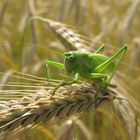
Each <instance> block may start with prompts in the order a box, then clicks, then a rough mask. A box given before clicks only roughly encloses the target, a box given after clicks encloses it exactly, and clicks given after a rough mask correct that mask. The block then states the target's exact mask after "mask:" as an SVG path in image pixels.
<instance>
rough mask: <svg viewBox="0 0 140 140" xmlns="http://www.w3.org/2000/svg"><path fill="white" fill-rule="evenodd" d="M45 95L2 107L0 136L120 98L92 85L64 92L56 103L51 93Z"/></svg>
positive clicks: (80, 86)
mask: <svg viewBox="0 0 140 140" xmlns="http://www.w3.org/2000/svg"><path fill="white" fill-rule="evenodd" d="M45 92H46V93H45V94H44V96H42V97H40V98H38V97H37V96H35V97H34V98H33V97H32V98H31V97H24V99H22V102H21V100H19V101H15V102H12V101H11V102H10V101H9V102H7V104H6V103H5V104H1V105H0V107H1V112H0V132H7V131H8V132H9V131H12V130H15V129H17V128H21V127H22V128H23V127H26V126H29V125H36V124H39V123H41V122H44V121H45V122H46V121H50V120H54V119H60V118H64V117H69V116H71V115H74V114H77V113H81V112H85V111H88V110H90V109H93V108H96V107H98V106H99V105H100V104H101V103H102V102H103V101H104V100H106V99H111V98H112V97H115V96H116V95H115V94H109V93H110V91H109V90H108V89H107V90H106V91H100V90H98V88H97V86H95V85H92V84H85V85H73V86H71V89H67V88H60V89H59V90H58V91H57V94H56V95H55V96H54V97H53V98H52V99H51V98H50V93H49V92H50V91H49V90H46V91H45ZM112 95H113V96H112Z"/></svg>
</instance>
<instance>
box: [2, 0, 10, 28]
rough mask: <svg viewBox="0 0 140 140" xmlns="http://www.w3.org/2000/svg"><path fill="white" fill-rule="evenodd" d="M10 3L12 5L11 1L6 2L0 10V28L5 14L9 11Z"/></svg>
mask: <svg viewBox="0 0 140 140" xmlns="http://www.w3.org/2000/svg"><path fill="white" fill-rule="evenodd" d="M9 3H10V0H6V1H4V4H3V7H2V9H1V10H0V26H1V25H2V22H3V18H4V14H5V12H6V9H7V7H8V5H9Z"/></svg>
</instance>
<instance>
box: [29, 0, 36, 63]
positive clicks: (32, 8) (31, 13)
mask: <svg viewBox="0 0 140 140" xmlns="http://www.w3.org/2000/svg"><path fill="white" fill-rule="evenodd" d="M34 5H35V0H29V17H32V16H34V15H36V11H35V6H34ZM31 31H32V48H31V51H30V58H29V60H30V63H32V60H33V57H34V54H35V52H36V45H34V44H37V43H38V41H37V40H38V37H37V30H36V25H35V21H34V20H32V21H31Z"/></svg>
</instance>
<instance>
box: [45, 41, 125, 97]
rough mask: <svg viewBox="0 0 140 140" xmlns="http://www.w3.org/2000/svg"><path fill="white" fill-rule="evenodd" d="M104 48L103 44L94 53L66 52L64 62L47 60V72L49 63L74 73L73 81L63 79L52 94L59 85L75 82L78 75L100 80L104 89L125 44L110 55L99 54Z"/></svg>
mask: <svg viewBox="0 0 140 140" xmlns="http://www.w3.org/2000/svg"><path fill="white" fill-rule="evenodd" d="M104 48H105V45H102V46H101V47H100V48H99V49H97V50H96V51H95V53H85V52H80V51H70V52H66V53H65V54H64V56H65V57H64V64H63V63H59V62H54V61H47V62H46V68H47V73H49V65H53V66H55V67H58V68H61V69H65V71H66V73H67V74H69V75H70V74H73V75H74V78H73V81H70V82H64V81H63V82H62V83H60V84H59V85H58V86H56V87H55V88H54V90H53V93H52V95H54V94H55V92H56V90H57V89H58V88H59V87H61V86H64V85H68V84H73V83H75V82H77V80H78V77H79V76H81V77H82V78H85V79H89V80H100V88H101V89H103V90H105V89H106V88H107V87H108V86H109V85H110V81H111V79H112V78H113V76H114V75H115V73H116V71H117V69H118V66H119V64H120V62H121V61H122V59H123V57H124V55H125V53H126V51H127V45H126V44H125V45H124V46H123V47H122V48H120V50H118V51H117V52H116V53H115V54H114V55H113V56H111V57H108V56H106V55H103V54H101V53H102V52H103V50H104ZM117 57H119V60H118V62H117V63H116V62H115V59H116V58H117Z"/></svg>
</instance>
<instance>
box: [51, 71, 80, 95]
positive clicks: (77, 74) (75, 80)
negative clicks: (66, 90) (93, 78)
mask: <svg viewBox="0 0 140 140" xmlns="http://www.w3.org/2000/svg"><path fill="white" fill-rule="evenodd" d="M78 76H79V73H76V74H75V75H74V79H73V80H72V81H70V82H65V81H62V82H61V83H60V84H59V85H58V86H56V87H55V88H54V90H53V92H52V95H55V92H56V91H57V90H58V89H59V88H60V87H62V86H66V85H71V84H73V83H76V82H77V80H78Z"/></svg>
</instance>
